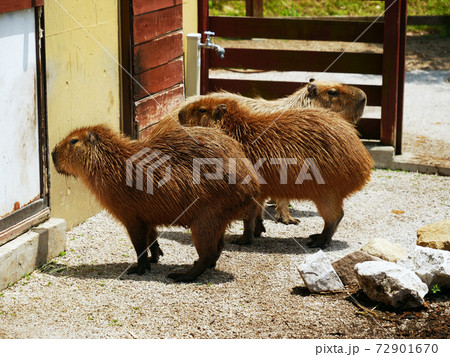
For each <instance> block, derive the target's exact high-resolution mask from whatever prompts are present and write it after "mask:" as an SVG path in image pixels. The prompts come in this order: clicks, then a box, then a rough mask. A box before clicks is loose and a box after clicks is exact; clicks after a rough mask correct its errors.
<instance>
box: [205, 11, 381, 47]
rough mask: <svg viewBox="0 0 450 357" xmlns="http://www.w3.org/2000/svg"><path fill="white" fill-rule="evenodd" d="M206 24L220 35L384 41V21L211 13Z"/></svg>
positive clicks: (313, 39) (314, 39)
mask: <svg viewBox="0 0 450 357" xmlns="http://www.w3.org/2000/svg"><path fill="white" fill-rule="evenodd" d="M369 26H370V27H369ZM209 27H210V30H211V31H214V32H215V33H216V36H219V37H232V38H272V39H285V40H310V41H344V42H345V41H347V42H353V41H355V40H356V39H357V40H358V42H367V43H383V28H384V26H383V23H380V22H377V23H374V24H372V22H369V21H367V22H362V21H353V20H346V21H343V20H323V19H303V18H252V17H231V16H210V17H209ZM361 34H362V36H361ZM359 36H361V37H359Z"/></svg>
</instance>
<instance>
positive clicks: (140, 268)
mask: <svg viewBox="0 0 450 357" xmlns="http://www.w3.org/2000/svg"><path fill="white" fill-rule="evenodd" d="M146 270H148V271H150V259H147V263H141V262H138V264H136V265H133V266H132V267H131V268H130V269H128V271H127V274H138V275H144V274H145V271H146Z"/></svg>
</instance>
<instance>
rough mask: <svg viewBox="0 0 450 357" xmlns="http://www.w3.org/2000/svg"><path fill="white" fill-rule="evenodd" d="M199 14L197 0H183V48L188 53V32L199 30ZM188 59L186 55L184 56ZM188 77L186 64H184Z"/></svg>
mask: <svg viewBox="0 0 450 357" xmlns="http://www.w3.org/2000/svg"><path fill="white" fill-rule="evenodd" d="M197 19H198V14H197V0H184V1H183V48H184V52H185V54H186V48H187V39H186V35H187V34H188V33H196V32H198V30H197V28H198V21H197ZM184 58H185V59H186V55H185V57H184ZM184 70H185V77H184V78H186V65H185V66H184Z"/></svg>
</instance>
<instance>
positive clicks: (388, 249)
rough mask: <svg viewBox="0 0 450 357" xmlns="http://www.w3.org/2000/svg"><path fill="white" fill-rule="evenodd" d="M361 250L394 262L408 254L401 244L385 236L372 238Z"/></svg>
mask: <svg viewBox="0 0 450 357" xmlns="http://www.w3.org/2000/svg"><path fill="white" fill-rule="evenodd" d="M361 250H362V251H363V252H365V253H367V254H370V255H373V256H375V257H378V258H381V259H383V260H387V261H388V262H394V263H395V262H396V261H398V260H400V259H402V258H404V257H405V256H406V255H407V254H408V252H407V251H406V250H405V249H404V248H403V247H402V246H401V245H400V244H396V243H391V242H389V241H387V240H386V239H383V238H374V239H372V240H371V241H370V242H368V243H367V244H366V245H364V246H363V247H362V248H361Z"/></svg>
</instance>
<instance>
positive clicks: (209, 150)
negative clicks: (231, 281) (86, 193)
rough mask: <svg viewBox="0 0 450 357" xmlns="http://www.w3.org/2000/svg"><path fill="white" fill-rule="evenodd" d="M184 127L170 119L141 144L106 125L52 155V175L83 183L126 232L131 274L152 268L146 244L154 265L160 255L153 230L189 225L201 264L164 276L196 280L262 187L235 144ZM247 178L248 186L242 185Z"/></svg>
mask: <svg viewBox="0 0 450 357" xmlns="http://www.w3.org/2000/svg"><path fill="white" fill-rule="evenodd" d="M185 129H186V128H182V127H181V126H180V124H179V123H177V122H176V121H174V120H167V121H165V122H164V123H161V125H158V127H157V128H155V130H153V131H152V132H151V134H150V136H149V137H148V138H147V139H146V140H143V141H137V140H131V139H128V138H126V137H124V136H122V135H120V134H118V133H116V132H114V131H112V130H111V129H109V128H108V127H107V126H105V125H98V126H91V127H85V128H81V129H78V130H75V131H73V132H72V133H71V134H69V136H67V137H66V138H65V139H64V140H62V141H61V142H60V143H59V144H58V145H57V146H56V147H55V149H54V150H53V152H52V157H53V162H54V164H55V167H56V169H57V171H58V172H59V173H62V174H66V175H73V176H76V177H79V178H81V180H83V182H84V183H85V184H86V185H87V187H88V188H89V189H90V190H91V192H92V193H93V194H94V195H95V196H96V197H97V198H98V200H99V201H100V203H101V204H102V205H103V206H104V207H105V208H107V209H108V211H110V212H111V213H112V214H113V215H114V216H115V217H116V218H117V219H118V220H119V221H120V222H122V223H123V225H124V226H125V227H126V229H127V231H128V234H129V235H130V238H131V241H132V243H133V246H134V249H135V250H136V254H137V257H138V263H137V266H136V267H134V268H132V269H131V271H130V272H131V273H138V274H143V273H145V271H146V270H147V269H148V270H150V262H149V260H148V256H147V248H148V247H150V249H151V253H152V259H153V261H155V260H157V258H158V255H159V253H160V250H159V247H158V246H156V245H152V244H153V243H154V242H155V239H156V227H157V226H160V225H163V226H172V225H181V226H184V227H190V228H191V232H192V240H193V242H194V246H195V248H196V250H197V253H198V256H199V259H198V261H196V262H195V264H194V266H193V267H192V268H190V269H189V270H187V271H186V272H174V273H171V274H170V275H169V277H171V278H173V279H175V280H176V281H191V280H193V279H195V278H196V277H197V276H198V275H200V274H201V273H202V272H203V271H205V270H206V269H207V268H210V267H213V266H214V265H215V262H216V261H217V259H218V258H219V256H220V253H221V251H222V247H223V244H224V243H223V239H224V232H225V228H226V226H227V225H228V224H229V223H230V222H231V221H232V220H233V219H237V218H242V216H243V215H245V214H247V213H248V212H250V210H252V211H254V209H253V208H252V205H254V204H255V201H254V198H255V197H257V195H258V191H259V186H258V183H257V182H256V178H255V171H254V170H252V168H248V165H247V166H246V165H245V164H244V162H243V161H242V158H244V157H245V156H244V153H243V151H242V149H241V148H240V145H239V144H238V143H237V142H236V141H235V140H233V139H232V138H230V137H229V136H227V135H225V134H223V133H221V132H220V131H219V130H216V129H210V128H192V129H187V130H185ZM231 158H233V160H231ZM208 160H209V161H208ZM211 163H213V164H214V163H218V164H220V165H221V167H222V170H216V169H215V168H214V167H211ZM216 171H217V173H218V174H217V175H214V173H216ZM205 175H213V176H214V177H210V179H206V176H205ZM247 177H250V178H251V180H250V182H249V183H248V184H242V181H243V180H244V179H245V178H247ZM153 183H154V185H153ZM248 230H253V227H248ZM250 233H252V232H250ZM154 255H155V256H154Z"/></svg>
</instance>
